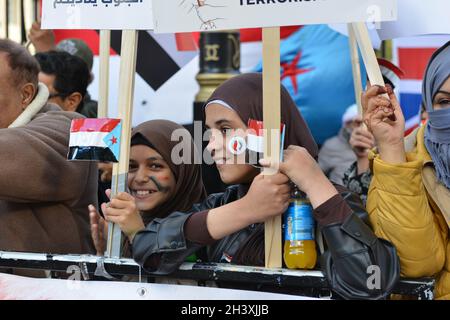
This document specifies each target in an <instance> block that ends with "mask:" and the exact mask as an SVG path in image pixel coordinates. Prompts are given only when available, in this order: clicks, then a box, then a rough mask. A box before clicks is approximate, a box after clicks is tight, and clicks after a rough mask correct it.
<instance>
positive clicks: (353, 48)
mask: <svg viewBox="0 0 450 320" xmlns="http://www.w3.org/2000/svg"><path fill="white" fill-rule="evenodd" d="M348 41H349V46H350V57H351V61H352V72H353V84H354V87H355V99H356V105H357V106H358V114H359V115H361V116H362V114H363V112H362V105H361V94H362V92H363V87H362V80H361V65H360V62H359V52H358V43H357V42H356V38H355V33H354V32H353V28H352V26H351V24H348Z"/></svg>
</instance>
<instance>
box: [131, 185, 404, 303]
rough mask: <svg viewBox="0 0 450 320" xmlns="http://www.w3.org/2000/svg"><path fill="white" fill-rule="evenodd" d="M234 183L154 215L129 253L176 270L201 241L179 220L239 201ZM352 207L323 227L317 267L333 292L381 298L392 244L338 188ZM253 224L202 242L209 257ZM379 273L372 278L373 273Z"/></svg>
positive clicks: (230, 246) (391, 274)
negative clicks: (183, 207)
mask: <svg viewBox="0 0 450 320" xmlns="http://www.w3.org/2000/svg"><path fill="white" fill-rule="evenodd" d="M244 194H245V193H244V191H242V190H240V188H239V186H231V187H228V188H227V190H226V191H225V192H224V193H220V194H214V195H210V196H209V197H208V198H207V199H206V200H205V201H203V202H202V203H199V204H196V205H194V206H193V208H192V210H191V211H190V212H189V213H183V212H174V213H172V214H171V215H169V216H168V217H166V218H164V219H155V220H153V221H152V222H151V223H150V224H148V225H147V227H146V229H145V230H143V231H141V232H140V233H138V234H137V235H136V237H135V239H134V241H133V258H134V259H135V260H136V262H137V263H139V264H140V265H141V266H142V267H143V268H144V269H146V271H148V272H151V273H153V274H155V275H167V274H170V273H172V272H173V271H175V270H177V268H178V267H179V266H180V265H181V264H182V263H183V262H184V261H185V259H186V258H187V257H188V256H190V255H192V254H193V253H195V252H197V251H199V250H200V249H202V248H203V246H201V245H198V244H196V243H193V242H190V241H189V240H188V239H186V237H185V235H184V230H183V228H184V224H185V222H186V220H187V219H188V218H189V217H190V215H191V214H193V213H195V212H201V211H205V210H208V209H213V208H217V207H220V206H222V205H225V204H227V203H230V202H233V201H235V200H238V199H239V198H241V197H242V196H243V195H244ZM341 195H342V196H343V197H344V199H345V201H346V202H347V203H348V204H349V206H350V207H351V209H352V210H353V214H351V215H350V216H349V217H348V218H347V219H346V221H344V223H342V224H334V225H328V226H325V227H322V229H321V232H322V235H323V237H324V239H325V242H326V244H327V247H328V248H327V251H326V252H325V253H324V254H323V255H322V257H321V267H322V271H323V273H324V275H325V276H326V277H327V279H328V281H329V284H330V287H331V289H332V290H333V291H335V292H336V293H338V294H339V295H340V296H342V297H343V298H346V299H382V298H385V297H387V296H388V295H389V293H390V292H391V290H392V289H393V287H394V286H395V284H396V283H397V281H398V280H399V277H400V263H399V259H398V257H397V252H396V250H395V248H394V247H393V246H392V245H391V244H390V243H389V242H387V241H385V240H382V239H378V238H376V236H375V235H374V233H373V232H372V230H371V229H370V228H369V227H368V216H367V213H366V211H365V209H364V208H363V206H362V203H361V200H360V199H359V197H358V196H357V195H356V194H353V193H350V192H343V193H342V192H341ZM256 227H259V226H258V225H256V226H255V225H252V226H249V227H247V228H245V229H242V230H240V231H238V232H236V233H234V234H232V235H229V236H227V237H225V238H223V239H221V240H219V241H217V242H216V243H215V244H214V245H212V246H209V247H207V258H208V262H224V261H223V259H222V258H223V254H224V252H226V253H227V254H229V255H231V256H233V255H234V254H235V253H236V252H237V251H238V249H239V248H240V247H241V245H242V244H243V243H245V242H246V241H247V239H248V238H249V236H250V235H251V234H252V232H253V231H254V228H256ZM378 271H379V276H380V277H378V278H376V277H377V274H376V273H377V272H378Z"/></svg>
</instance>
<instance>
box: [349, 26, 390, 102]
mask: <svg viewBox="0 0 450 320" xmlns="http://www.w3.org/2000/svg"><path fill="white" fill-rule="evenodd" d="M351 26H352V29H353V32H354V34H355V37H356V40H357V42H358V46H359V49H360V50H361V55H362V57H363V60H364V65H365V66H366V70H367V76H368V78H369V81H370V84H371V85H379V86H383V87H384V86H385V83H384V80H383V75H382V74H381V70H380V66H379V64H378V61H377V56H376V55H375V51H374V50H373V47H372V42H371V41H370V36H369V31H368V30H367V27H366V25H365V23H364V22H354V23H352V24H351ZM386 96H387V95H386Z"/></svg>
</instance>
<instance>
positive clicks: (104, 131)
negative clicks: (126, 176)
mask: <svg viewBox="0 0 450 320" xmlns="http://www.w3.org/2000/svg"><path fill="white" fill-rule="evenodd" d="M121 128H122V125H121V120H119V119H76V120H73V121H72V126H71V128H70V141H69V154H68V156H67V158H68V159H69V160H87V161H102V162H118V160H119V152H120V135H121Z"/></svg>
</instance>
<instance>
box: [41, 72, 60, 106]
mask: <svg viewBox="0 0 450 320" xmlns="http://www.w3.org/2000/svg"><path fill="white" fill-rule="evenodd" d="M55 79H56V76H54V75H51V74H46V73H43V72H39V82H42V83H43V84H45V85H46V86H47V88H48V91H49V92H50V96H49V98H48V102H50V103H54V104H57V105H58V106H60V107H61V109H63V110H65V109H64V106H65V97H64V96H61V95H60V93H59V92H58V91H56V89H55V87H54V84H55Z"/></svg>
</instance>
